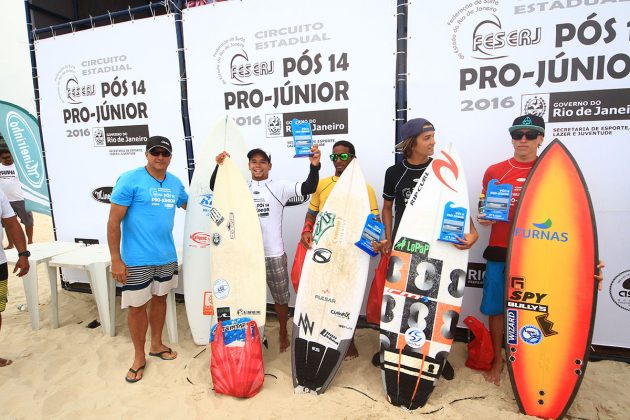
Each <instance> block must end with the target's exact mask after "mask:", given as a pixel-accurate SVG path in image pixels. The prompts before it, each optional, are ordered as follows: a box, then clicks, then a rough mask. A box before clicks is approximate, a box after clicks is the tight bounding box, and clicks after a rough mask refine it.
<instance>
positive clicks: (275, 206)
mask: <svg viewBox="0 0 630 420" xmlns="http://www.w3.org/2000/svg"><path fill="white" fill-rule="evenodd" d="M226 156H228V154H227V152H223V153H221V154H219V155H218V156H217V157H216V162H217V165H221V164H222V163H223V160H224V159H225V157H226ZM247 159H248V160H249V170H250V172H251V173H252V179H251V181H249V190H250V191H251V192H252V196H253V199H254V203H255V204H256V212H257V213H258V219H259V220H260V228H261V229H262V237H263V244H264V247H265V268H266V271H267V286H269V290H270V291H271V296H272V297H273V301H274V309H275V310H276V315H277V316H278V322H279V323H280V332H279V341H280V352H281V353H282V352H284V351H286V350H287V349H288V348H289V344H290V342H289V336H288V333H287V322H288V320H289V271H288V269H287V254H286V252H285V251H284V242H283V241H282V213H283V212H284V207H285V206H286V203H287V201H288V200H289V199H291V198H294V197H299V196H303V195H307V194H312V193H314V192H315V189H316V188H317V183H318V182H319V169H320V168H321V164H320V163H319V159H320V151H319V147H318V146H317V145H315V146H313V147H312V148H311V156H310V157H309V161H310V169H309V173H308V177H307V178H306V180H305V181H304V182H293V181H285V180H274V179H270V178H269V171H271V155H270V154H269V153H267V152H265V151H264V150H262V149H259V148H256V149H252V150H250V151H249V153H247ZM217 169H218V166H217V167H216V168H215V170H214V172H213V173H212V178H211V179H210V189H212V190H214V182H215V179H216V174H217Z"/></svg>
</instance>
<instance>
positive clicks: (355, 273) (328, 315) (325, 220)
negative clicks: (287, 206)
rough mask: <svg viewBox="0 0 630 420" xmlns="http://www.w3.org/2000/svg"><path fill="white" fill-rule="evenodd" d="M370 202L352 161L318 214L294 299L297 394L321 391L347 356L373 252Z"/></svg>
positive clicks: (293, 363) (363, 179) (295, 387)
mask: <svg viewBox="0 0 630 420" xmlns="http://www.w3.org/2000/svg"><path fill="white" fill-rule="evenodd" d="M369 214H370V203H369V198H368V192H367V187H366V184H365V178H364V177H363V172H362V171H361V168H360V167H359V164H358V161H357V159H354V160H353V161H352V162H350V164H349V165H348V167H347V168H346V169H345V170H344V172H343V174H342V175H341V177H340V178H339V180H338V181H337V183H336V185H335V186H334V188H333V190H332V191H331V193H330V196H329V197H328V199H327V200H326V203H325V204H324V208H323V209H322V210H321V211H320V212H319V214H318V216H317V219H316V221H315V226H314V231H313V247H312V248H311V249H310V250H309V251H308V252H307V253H306V257H305V259H304V266H303V268H302V276H301V278H300V287H299V290H298V294H297V299H296V302H295V313H294V316H293V337H292V341H293V343H292V358H291V361H292V367H293V386H294V390H295V392H296V393H306V392H317V393H318V394H321V393H323V392H324V391H325V390H326V388H328V386H329V385H330V382H331V381H332V379H333V377H334V376H335V374H336V372H337V370H338V369H339V365H340V364H341V362H342V360H343V358H344V357H345V355H346V351H347V350H348V347H349V345H350V341H351V339H352V335H353V334H354V329H355V326H356V323H357V318H358V317H359V311H360V310H361V303H362V302H363V295H364V292H365V284H366V281H367V274H368V266H369V263H370V256H369V255H368V254H367V253H365V252H364V251H362V250H361V249H359V248H358V247H357V246H356V245H355V242H357V241H358V240H359V238H360V237H361V233H362V232H363V226H364V225H365V221H366V218H367V217H368V215H369Z"/></svg>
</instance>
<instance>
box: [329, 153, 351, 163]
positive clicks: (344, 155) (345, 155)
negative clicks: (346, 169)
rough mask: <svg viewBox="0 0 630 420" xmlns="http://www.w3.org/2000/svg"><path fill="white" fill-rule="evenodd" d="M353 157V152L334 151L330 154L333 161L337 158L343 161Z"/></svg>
mask: <svg viewBox="0 0 630 420" xmlns="http://www.w3.org/2000/svg"><path fill="white" fill-rule="evenodd" d="M351 157H354V154H352V153H333V154H332V155H330V160H332V161H333V162H335V161H336V160H337V159H341V160H343V161H346V160H348V159H350V158H351Z"/></svg>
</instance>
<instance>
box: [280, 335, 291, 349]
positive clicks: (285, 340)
mask: <svg viewBox="0 0 630 420" xmlns="http://www.w3.org/2000/svg"><path fill="white" fill-rule="evenodd" d="M279 340H280V353H284V352H285V351H287V349H288V348H289V346H290V345H291V342H290V341H289V337H288V336H287V333H286V332H285V333H284V334H282V333H280V336H279Z"/></svg>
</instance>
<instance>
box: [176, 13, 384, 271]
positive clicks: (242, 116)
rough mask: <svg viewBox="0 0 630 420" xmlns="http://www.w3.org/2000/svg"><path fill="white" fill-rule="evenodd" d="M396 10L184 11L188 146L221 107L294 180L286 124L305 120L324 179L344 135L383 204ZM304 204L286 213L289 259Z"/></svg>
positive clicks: (297, 162)
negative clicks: (190, 138)
mask: <svg viewBox="0 0 630 420" xmlns="http://www.w3.org/2000/svg"><path fill="white" fill-rule="evenodd" d="M357 11H360V13H357ZM395 12H396V2H395V1H393V0H387V1H375V0H372V1H365V0H348V1H343V2H339V1H336V0H321V1H316V2H313V1H304V0H300V1H289V0H269V1H264V2H260V1H251V0H246V1H238V2H237V1H233V2H225V3H216V4H214V5H213V6H206V7H196V8H192V9H188V10H185V11H184V13H183V21H184V39H185V43H186V68H187V77H188V95H189V96H188V99H189V100H188V104H189V110H190V123H191V131H192V135H193V146H194V147H195V148H196V149H198V148H199V147H200V144H201V143H202V141H203V140H204V139H205V138H206V137H207V135H208V134H209V132H210V129H211V127H212V124H213V123H214V122H215V121H216V120H217V119H219V118H221V116H224V115H226V114H227V115H229V116H230V117H232V118H234V120H235V121H236V123H237V124H238V125H239V126H241V130H242V133H243V135H244V137H245V141H246V144H247V146H248V148H254V147H260V148H262V149H264V150H266V151H267V152H268V153H270V154H271V156H272V163H273V169H272V171H271V178H272V179H286V180H295V181H300V180H304V179H306V176H307V175H308V165H309V162H308V160H306V159H299V158H297V159H294V158H293V156H294V154H295V149H294V148H293V137H292V133H291V126H290V123H291V121H292V120H293V119H298V120H301V121H308V122H310V123H311V127H312V132H313V140H314V142H315V143H316V144H319V146H320V149H321V150H322V169H321V171H320V177H321V178H324V177H327V176H330V175H334V167H333V165H332V163H331V162H330V160H329V159H328V155H329V154H330V153H331V150H332V145H333V143H334V142H336V141H338V140H348V141H350V142H352V143H353V144H354V145H355V147H356V152H357V156H358V159H359V162H360V163H361V166H362V167H363V171H364V172H365V174H366V179H367V182H368V183H370V184H371V185H372V186H373V187H374V189H375V191H376V193H377V197H378V198H379V205H380V202H381V200H380V196H381V192H382V185H383V176H384V173H385V169H386V168H387V167H388V166H389V165H391V164H393V163H394V155H393V153H392V152H393V134H394V116H395V89H394V83H395V62H396V54H395V52H396V18H395ZM355 16H356V17H357V18H355ZM359 17H360V21H359ZM352 21H354V22H352ZM306 209H307V207H306V204H303V205H299V206H291V207H287V208H286V210H285V216H284V222H283V230H284V243H285V248H286V251H287V255H288V257H289V262H290V264H291V262H292V261H293V255H294V251H295V246H296V244H297V241H298V238H299V235H300V232H301V230H302V224H303V222H304V216H305V213H306ZM289 269H290V267H289ZM371 276H372V274H371V273H370V279H371Z"/></svg>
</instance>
